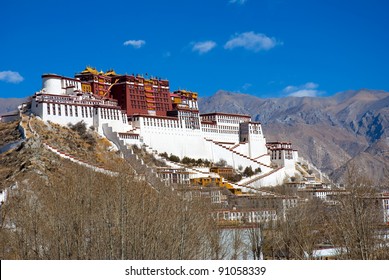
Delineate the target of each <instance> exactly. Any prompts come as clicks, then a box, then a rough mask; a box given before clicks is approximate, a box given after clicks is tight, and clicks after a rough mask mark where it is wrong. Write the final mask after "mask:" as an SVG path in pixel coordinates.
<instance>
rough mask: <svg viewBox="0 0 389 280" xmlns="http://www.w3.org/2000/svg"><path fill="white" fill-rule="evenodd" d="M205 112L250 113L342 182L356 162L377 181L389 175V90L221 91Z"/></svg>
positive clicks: (273, 136)
mask: <svg viewBox="0 0 389 280" xmlns="http://www.w3.org/2000/svg"><path fill="white" fill-rule="evenodd" d="M199 108H200V110H201V112H202V113H205V112H214V111H225V112H230V113H242V114H250V115H251V116H252V118H253V120H255V121H260V122H262V124H263V130H264V133H265V136H266V137H267V139H268V140H283V141H292V142H293V143H294V146H295V147H296V148H297V149H298V150H299V152H300V154H301V155H302V156H303V157H305V158H307V159H308V160H310V161H311V162H313V163H314V164H315V165H316V166H317V167H319V168H320V169H322V170H323V171H325V172H326V173H327V174H329V175H330V176H331V177H332V178H333V179H335V180H337V181H341V179H342V177H343V176H344V174H345V170H347V168H348V167H350V166H354V165H356V166H357V167H358V168H360V172H361V173H363V174H365V175H366V176H368V177H369V178H370V179H371V180H372V181H373V182H375V183H382V180H389V174H388V172H387V170H389V160H388V151H389V142H388V140H387V139H388V138H387V137H388V131H389V93H388V92H384V91H374V90H365V89H363V90H358V91H347V92H342V93H338V94H336V95H334V96H331V97H285V98H266V99H264V98H258V97H255V96H251V95H247V94H236V93H231V92H226V91H219V92H217V93H216V94H215V95H213V96H211V97H207V98H202V99H200V101H199Z"/></svg>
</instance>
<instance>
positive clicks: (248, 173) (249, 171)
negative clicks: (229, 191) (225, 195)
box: [243, 166, 254, 177]
mask: <svg viewBox="0 0 389 280" xmlns="http://www.w3.org/2000/svg"><path fill="white" fill-rule="evenodd" d="M243 175H244V176H246V177H250V176H253V175H254V171H253V169H252V168H251V166H247V167H246V168H245V169H244V171H243Z"/></svg>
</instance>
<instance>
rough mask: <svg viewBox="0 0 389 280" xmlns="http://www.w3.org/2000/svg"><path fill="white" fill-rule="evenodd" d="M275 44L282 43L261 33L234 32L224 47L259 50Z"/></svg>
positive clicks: (267, 48) (268, 48) (264, 49)
mask: <svg viewBox="0 0 389 280" xmlns="http://www.w3.org/2000/svg"><path fill="white" fill-rule="evenodd" d="M277 45H282V42H279V41H277V40H276V39H275V38H273V37H272V38H270V37H268V36H266V35H265V34H263V33H254V32H253V31H250V32H244V33H240V34H238V33H237V34H235V35H234V36H233V37H232V38H231V39H230V40H229V41H227V43H226V44H225V45H224V48H225V49H227V50H232V49H235V48H244V49H246V50H250V51H254V52H259V51H268V50H270V49H272V48H274V47H275V46H277Z"/></svg>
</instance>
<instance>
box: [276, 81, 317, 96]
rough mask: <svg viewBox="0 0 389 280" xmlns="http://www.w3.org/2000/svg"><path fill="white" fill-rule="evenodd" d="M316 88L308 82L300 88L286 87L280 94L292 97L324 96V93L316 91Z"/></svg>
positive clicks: (315, 85)
mask: <svg viewBox="0 0 389 280" xmlns="http://www.w3.org/2000/svg"><path fill="white" fill-rule="evenodd" d="M318 87H319V85H318V84H316V83H312V82H308V83H305V84H304V85H300V86H287V87H286V88H284V89H283V91H282V92H283V93H285V94H287V95H288V96H294V97H316V96H319V95H321V94H324V91H321V90H318V89H317V88H318Z"/></svg>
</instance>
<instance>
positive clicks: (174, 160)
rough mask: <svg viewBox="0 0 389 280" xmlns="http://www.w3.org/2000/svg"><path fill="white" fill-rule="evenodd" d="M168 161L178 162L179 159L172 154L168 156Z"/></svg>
mask: <svg viewBox="0 0 389 280" xmlns="http://www.w3.org/2000/svg"><path fill="white" fill-rule="evenodd" d="M169 160H170V161H173V162H180V158H179V157H178V156H175V155H172V154H170V157H169Z"/></svg>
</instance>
